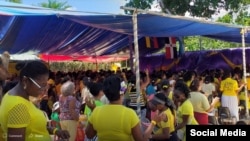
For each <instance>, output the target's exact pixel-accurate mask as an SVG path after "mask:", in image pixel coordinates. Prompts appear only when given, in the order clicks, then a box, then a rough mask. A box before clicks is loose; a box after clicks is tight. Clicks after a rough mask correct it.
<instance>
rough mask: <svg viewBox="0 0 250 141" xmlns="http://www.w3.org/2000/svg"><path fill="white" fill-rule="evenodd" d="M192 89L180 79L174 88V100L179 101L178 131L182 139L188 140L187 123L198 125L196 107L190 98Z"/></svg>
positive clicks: (182, 140)
mask: <svg viewBox="0 0 250 141" xmlns="http://www.w3.org/2000/svg"><path fill="white" fill-rule="evenodd" d="M189 97H190V90H189V88H188V86H187V84H185V82H182V81H178V82H177V83H176V84H175V88H174V100H175V101H176V103H179V105H178V108H177V126H176V128H175V129H176V131H177V135H178V138H179V139H180V140H181V141H186V135H185V133H186V125H198V122H197V121H196V120H195V118H194V108H193V105H192V103H191V101H190V100H189Z"/></svg>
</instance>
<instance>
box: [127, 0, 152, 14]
mask: <svg viewBox="0 0 250 141" xmlns="http://www.w3.org/2000/svg"><path fill="white" fill-rule="evenodd" d="M126 1H127V3H126V4H125V7H133V8H139V9H151V6H152V4H153V2H154V0H126ZM124 12H125V14H132V13H133V11H129V10H124Z"/></svg>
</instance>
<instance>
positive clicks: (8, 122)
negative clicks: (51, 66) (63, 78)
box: [0, 61, 69, 141]
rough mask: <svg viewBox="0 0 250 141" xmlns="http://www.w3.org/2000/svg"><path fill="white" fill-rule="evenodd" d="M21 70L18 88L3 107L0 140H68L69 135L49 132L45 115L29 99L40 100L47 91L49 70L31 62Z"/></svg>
mask: <svg viewBox="0 0 250 141" xmlns="http://www.w3.org/2000/svg"><path fill="white" fill-rule="evenodd" d="M16 68H17V69H18V70H20V80H19V82H18V84H17V85H16V86H15V87H14V88H12V89H11V90H10V91H8V92H7V93H6V94H5V95H4V97H3V100H2V103H1V105H0V111H1V113H0V125H1V128H0V130H1V131H2V135H0V139H1V138H2V140H7V141H34V140H35V141H49V140H51V138H50V135H49V133H51V134H53V133H54V134H56V135H57V136H59V137H60V138H63V139H67V138H68V137H69V135H68V132H66V131H59V130H57V129H53V128H47V120H46V117H45V115H44V113H43V112H42V111H41V110H40V109H38V108H37V107H36V106H35V105H34V104H33V103H32V102H31V101H29V96H32V97H38V96H39V95H40V94H42V93H45V92H46V90H47V80H48V76H49V75H48V74H49V70H48V68H47V67H46V65H45V64H44V63H43V62H40V61H30V62H24V63H19V64H17V66H16Z"/></svg>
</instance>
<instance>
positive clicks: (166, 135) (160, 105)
mask: <svg viewBox="0 0 250 141" xmlns="http://www.w3.org/2000/svg"><path fill="white" fill-rule="evenodd" d="M149 103H151V104H152V105H153V107H154V108H153V109H152V110H153V111H155V110H159V114H160V115H165V116H166V117H167V118H166V120H162V121H160V122H157V123H156V126H155V128H154V130H153V134H152V135H151V136H150V139H151V140H152V141H166V140H171V141H178V137H177V134H176V132H175V115H176V114H175V107H174V105H173V104H172V102H171V100H170V99H169V98H167V97H166V96H165V94H164V93H161V92H160V93H157V94H155V95H154V97H153V99H151V100H150V101H149Z"/></svg>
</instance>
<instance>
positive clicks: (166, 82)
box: [161, 79, 170, 89]
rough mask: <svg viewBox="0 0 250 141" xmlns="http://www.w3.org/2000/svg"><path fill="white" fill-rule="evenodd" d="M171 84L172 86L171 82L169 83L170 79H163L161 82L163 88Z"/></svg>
mask: <svg viewBox="0 0 250 141" xmlns="http://www.w3.org/2000/svg"><path fill="white" fill-rule="evenodd" d="M169 86H170V83H169V81H168V80H166V79H165V80H163V81H162V82H161V88H162V89H168V88H169Z"/></svg>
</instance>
